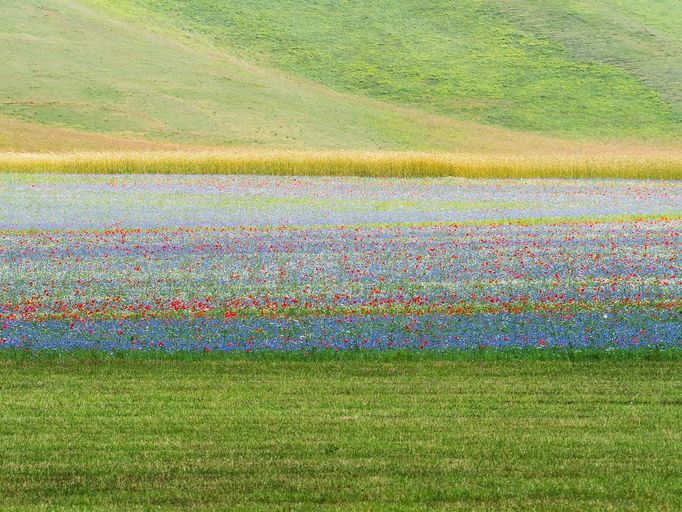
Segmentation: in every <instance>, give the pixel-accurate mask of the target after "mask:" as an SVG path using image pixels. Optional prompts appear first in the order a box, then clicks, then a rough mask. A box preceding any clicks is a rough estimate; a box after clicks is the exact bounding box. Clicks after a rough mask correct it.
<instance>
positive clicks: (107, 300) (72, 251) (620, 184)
mask: <svg viewBox="0 0 682 512" xmlns="http://www.w3.org/2000/svg"><path fill="white" fill-rule="evenodd" d="M0 183H1V184H2V187H0V204H1V205H2V206H0V327H2V330H1V331H0V345H1V346H2V348H4V349H5V350H11V349H28V350H44V349H47V350H81V349H93V350H102V351H106V352H117V351H131V350H132V351H155V352H168V351H189V352H197V351H199V352H201V351H246V352H251V351H260V350H284V351H304V352H305V351H315V350H324V349H337V350H344V349H350V348H360V347H364V348H367V349H377V350H395V349H407V348H410V349H416V350H423V349H427V350H436V351H443V350H451V349H478V348H479V347H490V348H498V349H504V348H519V349H522V348H530V349H536V348H541V349H542V348H550V347H553V348H564V349H596V348H600V349H619V350H638V349H651V348H655V349H663V348H665V349H679V348H680V343H681V342H682V321H681V320H680V313H681V311H682V310H681V306H682V302H681V301H682V294H680V284H679V278H680V260H679V255H680V248H681V247H682V246H681V244H682V239H681V238H680V232H682V229H681V228H682V220H681V219H682V211H681V210H680V207H681V205H682V200H681V197H682V185H681V184H680V183H681V182H679V181H625V180H592V181H585V180H470V179H463V178H421V179H385V178H384V179H377V178H358V177H275V176H244V175H241V176H224V175H151V174H149V175H144V174H130V175H126V174H119V175H93V174H62V175H55V174H25V173H19V174H0Z"/></svg>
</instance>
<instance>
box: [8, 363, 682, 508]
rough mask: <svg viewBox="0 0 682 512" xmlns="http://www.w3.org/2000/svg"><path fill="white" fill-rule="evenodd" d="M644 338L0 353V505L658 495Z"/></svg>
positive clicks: (658, 436) (680, 499) (500, 501)
mask: <svg viewBox="0 0 682 512" xmlns="http://www.w3.org/2000/svg"><path fill="white" fill-rule="evenodd" d="M474 354H478V353H474ZM654 354H655V353H646V354H644V355H643V356H641V357H640V356H623V357H620V356H616V357H608V356H604V354H600V355H596V354H592V355H586V356H579V357H573V358H572V360H570V359H569V356H566V357H564V358H563V359H559V358H558V357H557V356H556V355H555V356H553V357H542V359H541V360H537V359H535V358H534V357H526V358H523V357H521V358H520V357H512V356H509V357H506V356H500V355H497V356H491V357H494V359H495V360H487V356H485V355H467V356H466V357H465V356H462V355H459V356H455V355H449V356H448V355H445V356H438V355H430V356H420V355H408V354H393V355H389V356H380V355H364V353H363V355H354V354H349V355H344V356H337V355H334V354H331V355H316V356H305V355H297V356H286V355H278V356H273V355H264V356H261V357H256V358H254V357H244V356H240V357H226V356H222V357H218V356H213V357H208V358H199V357H196V356H193V357H187V356H185V357H177V356H175V357H168V358H164V359H158V358H150V357H144V356H136V357H111V356H107V357H105V356H97V357H95V356H94V355H87V354H79V355H78V354H77V355H63V354H62V355H52V356H42V357H41V356H26V355H21V354H16V353H15V354H12V355H10V354H7V353H5V354H3V355H2V357H0V371H1V372H2V375H3V378H2V380H1V381H0V394H1V395H2V397H3V398H2V404H1V405H0V416H1V417H2V421H1V422H0V508H1V509H2V510H75V509H78V510H157V509H168V510H171V509H173V510H178V509H179V510H189V509H192V510H202V509H206V510H208V509H210V510H228V509H229V510H259V509H266V508H267V509H279V510H306V509H307V510H312V509H315V510H318V509H323V510H324V509H326V510H331V509H335V510H340V509H362V510H433V509H448V510H456V509H461V510H490V509H498V510H499V509H508V510H513V509H524V510H528V509H533V510H586V509H590V510H597V509H598V510H654V509H655V510H678V509H680V507H682V492H681V491H682V476H681V475H682V462H681V461H682V439H681V434H682V429H681V428H680V424H682V402H681V400H680V397H682V378H681V377H682V363H681V361H680V359H679V358H678V357H672V356H671V357H667V356H666V355H665V353H659V354H658V355H657V356H656V355H654ZM661 354H663V355H661Z"/></svg>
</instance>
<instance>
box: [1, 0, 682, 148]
mask: <svg viewBox="0 0 682 512" xmlns="http://www.w3.org/2000/svg"><path fill="white" fill-rule="evenodd" d="M680 20H682V6H681V5H680V4H679V2H677V1H674V0H659V1H657V2H654V3H649V2H644V1H643V0H605V1H604V2H590V1H572V2H559V1H558V0H557V1H547V2H534V1H533V2H531V1H527V0H526V1H521V0H518V1H509V2H492V1H464V2H451V1H445V0H434V1H432V2H428V3H426V4H425V3H423V2H417V1H410V0H391V1H383V0H380V1H376V2H359V1H342V2H338V1H332V0H328V1H323V0H288V1H285V0H279V1H271V2H270V1H263V0H259V1H255V0H233V1H231V2H222V1H218V0H191V1H188V0H165V1H164V2H158V1H155V0H51V1H49V2H47V1H38V0H5V1H4V2H3V3H2V4H1V5H0V58H1V59H2V61H3V75H4V79H3V80H2V81H0V148H4V149H10V150H45V149H71V148H81V147H85V148H86V149H87V148H93V149H102V148H107V149H108V148H114V149H115V148H119V147H120V148H126V147H129V146H130V147H133V148H135V149H140V148H142V149H144V148H146V147H156V146H158V147H173V146H172V145H187V144H192V145H203V146H213V147H214V146H235V147H263V148H292V149H358V150H375V149H383V150H401V149H413V150H440V151H454V150H464V151H487V152H491V151H495V152H513V151H517V150H519V148H530V149H532V150H536V151H545V150H550V149H551V150H555V149H566V148H570V147H572V145H574V144H576V143H580V144H584V141H612V140H614V139H617V140H620V139H628V140H630V139H642V140H648V141H652V140H655V141H664V142H669V141H671V140H673V141H674V140H676V138H677V137H678V134H680V133H682V130H681V128H682V92H681V91H682V85H681V83H680V82H681V75H682V57H681V56H682V21H680ZM46 130H48V131H49V132H50V134H49V136H48V135H47V134H46ZM18 133H19V134H20V135H17V134H18ZM93 134H98V135H97V136H95V135H93ZM46 141H52V142H49V143H47V142H46ZM115 141H118V142H115ZM576 141H578V142H576Z"/></svg>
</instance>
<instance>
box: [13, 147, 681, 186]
mask: <svg viewBox="0 0 682 512" xmlns="http://www.w3.org/2000/svg"><path fill="white" fill-rule="evenodd" d="M0 172H19V173H83V174H105V173H107V174H108V173H114V174H129V173H142V174H263V175H306V176H368V177H439V176H459V177H465V178H632V179H658V180H679V179H682V153H680V152H672V153H663V152H661V153H656V152H654V153H642V154H617V153H604V154H569V155H567V154H555V155H547V154H538V155H513V156H510V155H490V154H487V155H477V154H452V153H417V152H342V151H255V150H253V151H250V150H239V151H196V152H190V151H150V152H79V153H4V154H0Z"/></svg>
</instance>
